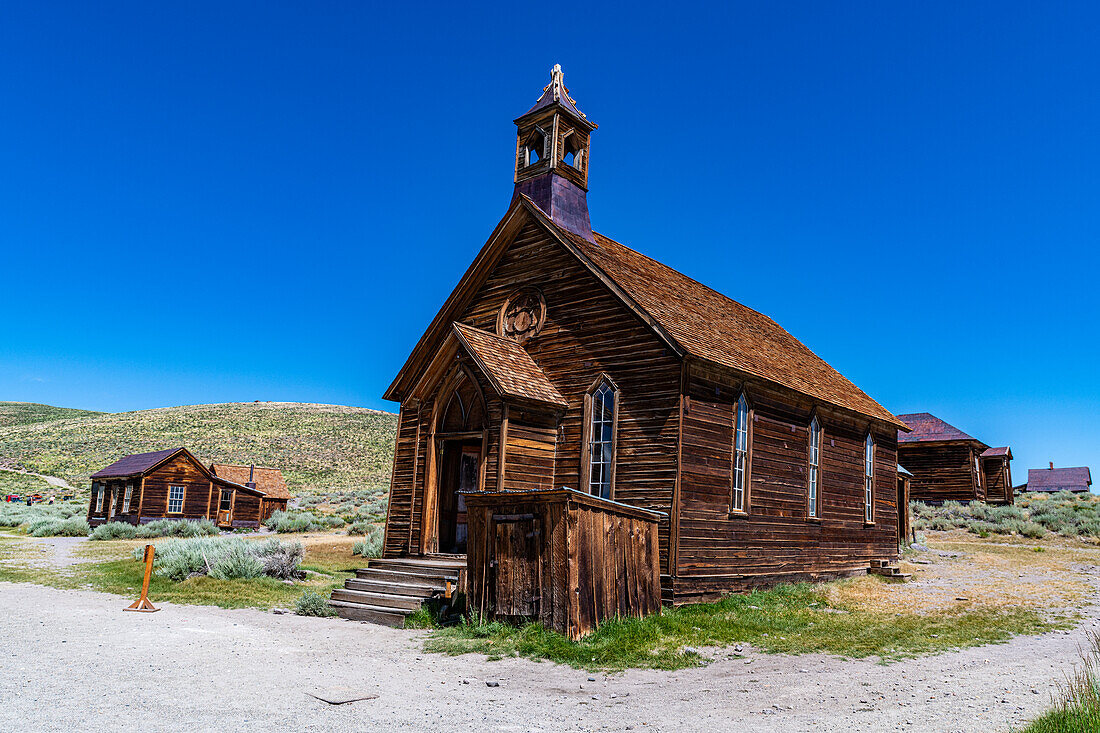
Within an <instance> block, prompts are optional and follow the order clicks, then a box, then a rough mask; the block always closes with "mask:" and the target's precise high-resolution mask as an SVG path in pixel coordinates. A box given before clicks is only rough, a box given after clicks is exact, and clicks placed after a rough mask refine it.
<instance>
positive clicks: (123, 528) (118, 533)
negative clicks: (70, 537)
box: [88, 522, 137, 540]
mask: <svg viewBox="0 0 1100 733" xmlns="http://www.w3.org/2000/svg"><path fill="white" fill-rule="evenodd" d="M135 537H137V527H135V526H134V525H132V524H130V523H128V522H107V523H106V524H101V525H99V526H98V527H96V528H95V529H93V530H92V533H91V534H90V535H88V538H89V539H93V540H132V539H133V538H135Z"/></svg>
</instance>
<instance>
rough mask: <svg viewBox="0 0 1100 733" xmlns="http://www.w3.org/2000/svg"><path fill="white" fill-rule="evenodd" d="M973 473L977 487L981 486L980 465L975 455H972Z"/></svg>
mask: <svg viewBox="0 0 1100 733" xmlns="http://www.w3.org/2000/svg"><path fill="white" fill-rule="evenodd" d="M974 475H975V476H976V477H977V479H976V480H977V482H978V488H979V489H980V488H982V467H981V462H980V461H979V460H978V457H977V456H974Z"/></svg>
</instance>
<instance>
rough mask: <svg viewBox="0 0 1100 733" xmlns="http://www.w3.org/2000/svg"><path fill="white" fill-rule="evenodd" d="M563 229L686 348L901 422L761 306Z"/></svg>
mask: <svg viewBox="0 0 1100 733" xmlns="http://www.w3.org/2000/svg"><path fill="white" fill-rule="evenodd" d="M563 234H565V235H566V236H568V237H569V238H570V239H571V240H572V242H573V244H574V245H575V246H576V247H577V248H578V249H579V250H580V251H581V252H582V253H583V254H584V255H585V256H586V257H587V258H588V259H590V260H591V261H592V262H593V263H594V264H595V265H596V266H597V267H598V268H599V269H600V270H602V271H603V272H604V273H606V275H607V276H608V277H609V278H610V279H611V280H613V281H614V282H615V283H616V284H617V285H619V286H620V287H621V288H622V289H623V290H625V291H626V292H627V293H628V294H629V295H630V297H631V298H632V299H633V300H634V301H635V302H637V304H638V305H639V306H640V307H641V308H643V309H644V310H645V311H646V313H648V314H649V315H650V316H651V317H652V318H653V319H654V320H655V321H656V322H657V323H658V324H659V325H660V326H661V327H662V328H663V329H664V330H665V331H666V332H667V333H668V334H669V336H671V337H672V338H673V339H675V340H676V342H677V343H678V344H680V345H681V346H682V347H683V349H684V351H685V352H687V353H689V354H691V355H692V356H696V357H699V358H702V359H705V360H707V361H711V362H714V363H716V364H720V365H722V366H726V367H731V368H733V369H737V370H738V371H742V372H745V373H747V374H751V375H753V376H755V377H760V378H762V379H766V380H769V381H771V382H775V383H777V384H781V385H783V386H784V387H788V388H790V389H793V390H795V391H796V392H800V393H802V394H805V395H808V396H810V397H815V398H817V399H820V400H823V401H825V402H829V403H832V404H835V405H839V406H840V407H845V408H847V409H849V410H852V411H853V412H857V413H859V414H861V415H866V416H868V417H874V418H878V419H879V420H885V421H887V422H890V423H893V424H895V425H898V426H899V427H904V425H903V424H902V423H901V422H900V421H899V420H898V418H896V417H894V415H893V414H891V413H890V411H889V410H887V409H886V408H885V407H883V406H882V405H880V404H879V403H878V402H875V401H874V400H873V399H871V398H870V397H869V396H867V394H866V393H864V392H863V390H861V389H859V387H857V386H855V385H854V384H852V383H851V382H850V381H848V380H847V379H846V378H845V377H844V376H843V375H841V373H840V372H838V371H837V370H836V369H833V367H831V366H830V365H829V364H828V363H827V362H825V360H824V359H822V358H821V357H819V356H818V355H817V354H815V353H813V352H812V351H810V349H809V348H807V347H806V345H805V344H803V343H802V342H801V341H799V340H798V339H796V338H795V337H794V336H792V335H791V334H789V333H788V332H787V331H786V330H784V329H783V327H782V326H780V325H779V324H778V323H776V322H775V321H773V320H772V319H771V318H768V317H767V316H765V315H764V314H762V313H759V312H757V311H754V310H753V309H752V308H749V307H747V306H744V305H742V304H741V303H738V302H737V301H736V300H733V299H732V298H728V297H726V296H725V295H722V294H721V293H719V292H717V291H716V290H712V289H710V288H708V287H707V286H706V285H703V284H702V283H699V282H697V281H695V280H692V279H691V278H690V277H688V276H687V275H684V274H683V273H681V272H678V271H677V270H674V269H672V268H671V267H669V266H668V265H663V264H661V263H660V262H658V261H656V260H654V259H651V258H649V257H646V256H645V255H643V254H641V253H639V252H635V251H634V250H632V249H630V248H629V247H627V246H625V245H622V244H619V243H618V242H616V241H614V240H613V239H609V238H608V237H605V236H603V235H602V234H599V233H596V235H595V241H594V242H590V241H588V240H586V239H583V238H582V237H579V236H576V235H574V234H572V233H570V232H563Z"/></svg>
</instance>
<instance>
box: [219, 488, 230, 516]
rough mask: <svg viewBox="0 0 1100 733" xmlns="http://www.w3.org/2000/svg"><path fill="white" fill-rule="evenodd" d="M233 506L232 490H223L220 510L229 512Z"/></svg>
mask: <svg viewBox="0 0 1100 733" xmlns="http://www.w3.org/2000/svg"><path fill="white" fill-rule="evenodd" d="M232 506H233V491H232V489H222V495H221V499H220V500H219V501H218V509H219V510H220V511H223V512H227V511H229V509H230V508H231V507H232Z"/></svg>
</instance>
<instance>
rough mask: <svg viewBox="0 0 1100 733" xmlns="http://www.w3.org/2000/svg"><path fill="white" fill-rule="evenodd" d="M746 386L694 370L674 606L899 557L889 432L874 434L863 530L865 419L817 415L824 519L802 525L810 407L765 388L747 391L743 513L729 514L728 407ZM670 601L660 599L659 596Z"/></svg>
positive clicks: (880, 428)
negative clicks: (869, 510) (870, 506)
mask: <svg viewBox="0 0 1100 733" xmlns="http://www.w3.org/2000/svg"><path fill="white" fill-rule="evenodd" d="M741 386H742V384H741V383H740V382H736V381H733V380H731V379H730V378H728V377H727V376H725V375H724V374H723V373H721V372H719V371H716V370H707V369H702V368H699V367H693V369H692V371H691V373H690V377H689V386H688V396H689V399H688V400H686V401H685V410H684V419H683V448H682V461H683V473H682V475H681V484H680V496H681V501H680V520H679V536H680V542H679V550H678V557H677V565H676V577H675V578H670V579H667V580H666V583H667V584H669V585H671V586H672V587H671V591H672V593H671V595H672V597H673V600H674V601H675V602H688V601H691V600H697V599H701V598H708V597H714V596H715V595H718V594H720V593H723V592H729V591H737V590H744V589H747V588H751V587H755V586H760V585H768V584H771V583H774V582H777V581H781V580H799V579H815V578H828V577H836V576H839V575H846V574H852V573H856V572H862V571H865V570H866V569H867V567H868V566H869V565H870V561H871V560H872V559H893V558H896V557H897V520H898V514H897V470H896V457H897V446H896V437H895V436H896V432H895V431H894V430H892V429H891V428H889V426H886V425H884V424H881V423H880V424H876V425H875V426H874V436H875V442H876V449H875V494H874V498H875V503H874V510H875V517H874V524H872V525H866V524H865V523H864V515H863V510H864V501H863V496H864V487H863V455H864V442H863V441H864V438H865V436H866V433H867V430H868V427H869V425H868V423H867V422H859V421H856V420H855V419H853V418H852V417H850V416H846V415H841V414H837V413H835V412H833V411H830V410H828V409H826V408H823V407H822V408H819V410H818V412H817V416H818V420H819V422H820V424H821V426H822V429H823V437H822V446H821V459H820V465H821V480H820V487H819V491H820V503H819V516H818V518H817V519H813V518H810V517H809V516H808V514H809V512H808V500H807V496H808V473H807V472H808V470H809V469H808V453H809V423H810V420H811V417H812V414H813V413H812V410H813V405H812V404H811V403H809V402H808V401H806V400H804V399H802V398H800V397H798V396H796V395H793V394H790V393H780V392H778V391H776V390H774V389H773V388H769V387H767V386H765V385H762V384H758V383H754V382H749V383H747V384H745V385H744V387H745V391H746V395H747V396H748V398H749V401H750V403H751V405H752V423H751V436H750V445H751V448H750V455H749V479H748V499H747V502H748V506H747V511H746V512H745V513H744V514H736V513H733V512H731V506H730V498H731V481H732V470H733V450H732V445H733V420H734V407H735V403H736V400H737V397H738V395H739V393H740V389H741ZM666 595H667V594H666Z"/></svg>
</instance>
